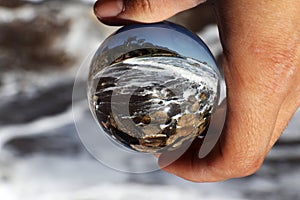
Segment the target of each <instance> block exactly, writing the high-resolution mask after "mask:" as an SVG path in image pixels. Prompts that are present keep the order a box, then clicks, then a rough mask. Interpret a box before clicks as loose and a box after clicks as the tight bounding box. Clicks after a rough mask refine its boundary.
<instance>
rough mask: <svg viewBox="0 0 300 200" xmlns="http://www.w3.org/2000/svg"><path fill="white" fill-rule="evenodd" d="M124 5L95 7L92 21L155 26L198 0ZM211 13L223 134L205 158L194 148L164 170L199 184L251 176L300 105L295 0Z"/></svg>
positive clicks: (231, 5)
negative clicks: (223, 90)
mask: <svg viewBox="0 0 300 200" xmlns="http://www.w3.org/2000/svg"><path fill="white" fill-rule="evenodd" d="M122 2H123V1H121V0H120V1H117V0H99V1H98V2H97V3H96V4H95V14H96V15H97V16H98V18H99V19H100V20H101V21H102V22H104V23H106V24H111V25H116V24H118V25H120V24H127V23H132V22H157V21H162V20H165V19H167V18H168V17H171V16H172V15H174V14H176V13H178V12H180V11H183V10H186V9H189V8H192V7H194V6H196V5H198V4H199V3H202V2H203V0H159V1H157V0H152V1H151V0H124V3H123V4H122ZM214 7H215V9H216V13H217V21H218V26H219V30H220V36H221V42H222V46H223V50H224V52H223V67H224V73H225V79H226V85H227V103H228V108H227V109H228V110H227V116H226V123H225V127H224V130H223V133H222V136H221V138H220V139H219V141H218V143H217V145H216V146H215V148H214V149H213V151H212V152H211V153H210V154H209V155H208V156H207V157H205V158H203V159H199V158H198V151H197V150H193V149H194V148H199V146H198V147H197V146H196V145H195V144H193V145H192V147H191V148H190V149H189V150H188V151H187V152H186V153H185V154H184V155H183V156H181V157H180V158H179V159H178V160H176V161H175V162H174V163H172V164H170V165H169V166H167V167H165V168H164V170H165V171H167V172H170V173H173V174H175V175H177V176H180V177H182V178H185V179H188V180H191V181H196V182H211V181H222V180H226V179H229V178H237V177H243V176H247V175H250V174H253V173H255V172H256V171H257V170H258V169H259V168H260V166H261V165H262V163H263V161H264V158H265V157H266V155H267V154H268V152H269V151H270V149H271V148H272V146H273V145H274V143H275V142H276V141H277V140H278V138H279V137H280V135H281V133H282V132H283V130H284V129H285V127H286V126H287V124H288V122H289V120H290V119H291V117H292V115H293V114H294V113H295V111H296V110H297V108H298V107H299V105H300V1H297V0H296V1H282V0H273V1H269V0H261V1H249V0H219V1H216V3H215V5H214ZM199 20H201V19H199Z"/></svg>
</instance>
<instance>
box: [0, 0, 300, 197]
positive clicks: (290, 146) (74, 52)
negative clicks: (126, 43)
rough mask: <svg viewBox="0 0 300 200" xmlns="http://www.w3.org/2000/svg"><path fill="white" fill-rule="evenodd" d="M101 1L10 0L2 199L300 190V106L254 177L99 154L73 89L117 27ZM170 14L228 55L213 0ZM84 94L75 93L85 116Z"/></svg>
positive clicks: (2, 10) (5, 2) (1, 70)
mask: <svg viewBox="0 0 300 200" xmlns="http://www.w3.org/2000/svg"><path fill="white" fill-rule="evenodd" d="M93 3H94V0H31V1H25V0H0V199H3V200H53V199H58V200H96V199H97V200H102V199H103V200H129V199H138V198H139V199H149V200H152V199H153V200H154V199H162V198H164V199H172V200H177V199H178V200H179V199H182V198H185V199H189V200H193V199H207V200H224V199H235V200H241V199H266V200H268V199H272V200H282V199H300V190H299V182H300V133H299V132H300V111H298V112H297V113H296V114H295V116H294V118H293V119H292V121H291V122H290V124H289V126H288V128H287V129H286V131H285V132H284V134H283V135H282V137H281V138H280V140H279V141H278V142H277V144H276V145H275V147H274V148H273V149H272V151H271V152H270V154H269V155H268V157H267V159H266V161H265V163H264V165H263V166H262V168H261V169H260V170H259V171H258V172H257V173H256V174H255V175H252V176H249V177H246V178H241V179H234V180H229V181H225V182H222V183H191V182H188V181H185V180H182V179H180V178H177V177H175V176H173V175H170V174H167V173H165V172H162V171H155V172H151V173H145V174H127V173H121V172H118V171H115V170H113V169H110V168H108V167H106V166H104V165H102V164H101V163H100V162H98V161H97V160H95V159H94V158H93V157H92V156H91V155H90V154H89V153H88V152H87V151H86V149H85V148H84V146H83V145H82V143H81V142H80V140H79V137H78V135H77V132H76V129H75V125H74V121H73V116H72V89H73V84H74V79H75V76H76V72H77V70H78V68H79V66H80V65H81V63H82V62H83V60H84V59H85V58H86V57H87V56H88V55H89V54H90V53H92V52H93V51H94V50H95V48H97V47H98V46H99V44H100V43H101V42H102V41H103V40H104V39H105V38H106V37H107V36H108V35H109V34H111V33H112V32H113V31H114V30H116V28H117V27H108V26H105V25H103V24H101V23H99V22H98V21H97V19H96V18H95V17H94V15H93V12H92V5H93ZM199 15H200V17H199ZM170 20H171V21H175V22H177V23H180V24H182V25H184V26H186V27H187V28H189V29H191V30H193V31H194V32H197V33H198V34H199V35H200V37H201V38H202V39H203V40H204V41H205V42H206V43H207V44H208V46H209V47H210V48H211V50H212V52H213V54H214V55H215V57H216V59H217V61H218V62H219V64H220V58H221V52H222V49H221V46H220V42H219V37H218V30H217V27H216V25H215V20H214V17H213V11H212V10H211V9H210V8H209V6H207V5H202V6H199V7H197V8H194V9H192V10H190V11H188V12H184V13H180V14H178V15H177V16H175V17H173V18H172V19H170ZM83 101H86V99H84V98H78V99H76V100H75V102H74V109H75V110H76V112H82V116H84V114H85V113H86V112H88V110H85V109H81V106H80V105H81V103H82V102H83ZM83 119H84V117H83ZM87 123H88V122H87ZM262 123H263V122H262ZM258 142H259V141H258Z"/></svg>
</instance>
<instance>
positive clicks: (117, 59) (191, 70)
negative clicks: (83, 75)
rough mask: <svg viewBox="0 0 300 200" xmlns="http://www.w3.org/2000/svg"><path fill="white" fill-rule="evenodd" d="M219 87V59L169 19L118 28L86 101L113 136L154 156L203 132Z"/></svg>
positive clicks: (97, 59)
mask: <svg viewBox="0 0 300 200" xmlns="http://www.w3.org/2000/svg"><path fill="white" fill-rule="evenodd" d="M219 85H220V73H219V71H218V69H217V67H216V64H215V62H214V58H213V56H212V55H211V53H210V51H209V50H208V48H207V47H206V45H205V44H204V43H203V42H202V41H201V40H200V39H199V38H198V37H197V36H196V35H194V34H193V33H191V32H189V31H188V30H186V29H185V28H183V27H181V26H178V25H175V24H173V23H169V22H161V23H155V24H147V25H146V24H139V25H129V26H125V27H123V28H121V29H119V30H118V31H117V32H116V33H114V34H113V35H111V36H110V37H108V38H107V39H106V40H105V41H104V42H103V44H102V45H101V46H100V47H99V49H98V50H97V52H96V54H95V56H94V58H93V60H92V63H91V67H90V73H89V84H88V98H89V103H90V109H91V111H92V113H93V115H94V117H95V119H96V120H97V121H98V123H99V125H100V127H101V128H102V129H103V130H104V131H105V132H106V133H107V135H108V136H109V137H110V138H111V139H113V140H114V141H116V142H117V143H119V144H122V145H124V146H126V147H129V148H130V149H133V150H136V151H139V152H148V153H155V152H162V151H165V150H168V151H170V150H174V149H176V148H179V147H180V146H182V145H183V144H186V143H191V142H192V141H193V140H194V139H195V137H197V136H204V135H205V133H206V130H207V128H208V126H209V124H210V117H211V114H212V113H213V112H214V110H215V107H216V105H217V102H218V99H219V87H220V86H219Z"/></svg>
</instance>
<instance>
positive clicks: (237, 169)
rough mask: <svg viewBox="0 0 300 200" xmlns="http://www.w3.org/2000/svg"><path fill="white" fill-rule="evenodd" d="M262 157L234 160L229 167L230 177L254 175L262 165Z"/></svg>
mask: <svg viewBox="0 0 300 200" xmlns="http://www.w3.org/2000/svg"><path fill="white" fill-rule="evenodd" d="M263 160H264V159H263V157H261V156H256V157H248V158H243V159H239V160H235V161H234V162H233V163H232V165H231V166H230V176H231V177H232V178H240V177H245V176H249V175H252V174H255V173H256V172H257V171H258V170H259V169H260V168H261V166H262V164H263Z"/></svg>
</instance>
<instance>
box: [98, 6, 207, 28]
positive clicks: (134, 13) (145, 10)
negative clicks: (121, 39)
mask: <svg viewBox="0 0 300 200" xmlns="http://www.w3.org/2000/svg"><path fill="white" fill-rule="evenodd" d="M205 1H206V0H98V1H97V2H96V3H95V6H94V12H95V14H96V16H97V17H98V18H99V20H100V21H102V22H103V23H105V24H109V25H121V24H128V23H132V22H143V23H151V22H158V21H162V20H165V19H167V18H169V17H171V16H173V15H175V14H177V13H179V12H181V11H184V10H187V9H190V8H193V7H195V6H197V5H198V4H200V3H203V2H205Z"/></svg>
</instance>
